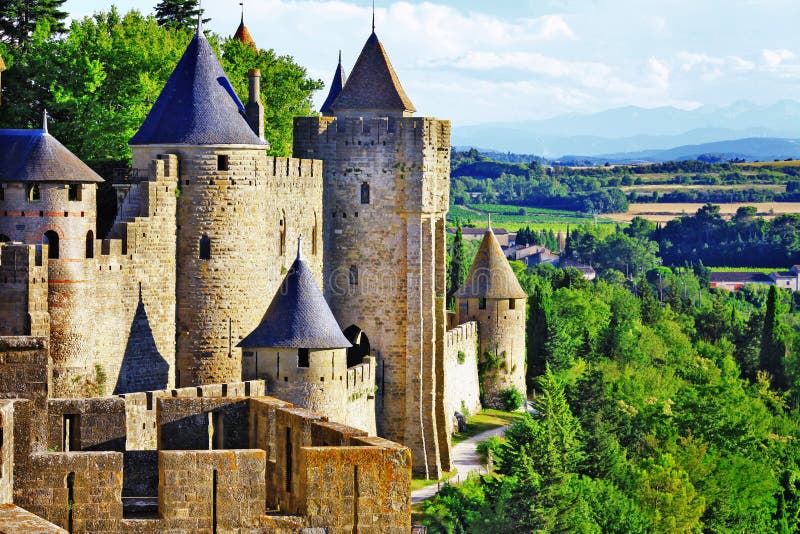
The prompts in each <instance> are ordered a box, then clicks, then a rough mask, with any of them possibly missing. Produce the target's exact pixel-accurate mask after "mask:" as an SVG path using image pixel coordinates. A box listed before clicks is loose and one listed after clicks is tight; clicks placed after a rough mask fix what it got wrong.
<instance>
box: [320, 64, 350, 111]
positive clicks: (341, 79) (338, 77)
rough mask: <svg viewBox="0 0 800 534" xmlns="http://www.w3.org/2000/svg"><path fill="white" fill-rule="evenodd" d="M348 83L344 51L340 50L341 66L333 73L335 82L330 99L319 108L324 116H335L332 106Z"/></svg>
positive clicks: (332, 84)
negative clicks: (343, 62) (343, 58)
mask: <svg viewBox="0 0 800 534" xmlns="http://www.w3.org/2000/svg"><path fill="white" fill-rule="evenodd" d="M346 81H347V75H346V74H345V72H344V67H342V51H341V50H339V64H338V65H337V66H336V71H335V72H334V73H333V80H331V88H330V90H329V91H328V97H327V98H326V99H325V102H324V103H323V104H322V106H321V107H320V108H319V111H320V113H322V114H323V115H324V116H326V117H330V116H331V115H333V110H331V105H332V104H333V102H334V100H336V97H337V96H339V93H341V92H342V88H343V87H344V84H345V82H346Z"/></svg>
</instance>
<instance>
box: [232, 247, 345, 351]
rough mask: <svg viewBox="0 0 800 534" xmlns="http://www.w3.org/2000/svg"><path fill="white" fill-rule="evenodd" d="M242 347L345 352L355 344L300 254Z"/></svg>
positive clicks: (243, 341) (241, 343)
mask: <svg viewBox="0 0 800 534" xmlns="http://www.w3.org/2000/svg"><path fill="white" fill-rule="evenodd" d="M238 346H239V347H243V348H296V349H301V348H302V349H345V348H348V347H352V344H351V343H350V342H349V341H347V338H346V337H344V334H343V333H342V330H341V329H340V328H339V324H338V323H337V322H336V319H335V318H334V316H333V313H332V312H331V309H330V308H329V307H328V303H327V302H325V297H323V296H322V291H320V289H319V287H317V283H316V281H315V280H314V275H313V274H311V269H310V268H309V267H308V264H306V262H305V261H303V258H302V256H301V255H300V254H299V253H298V255H297V259H296V260H295V261H294V263H293V264H292V267H291V268H290V269H289V272H288V273H287V274H286V278H284V279H283V283H282V284H281V287H280V288H278V292H277V293H275V296H274V297H273V298H272V303H271V304H270V305H269V308H267V313H265V314H264V317H263V318H262V319H261V324H260V325H258V327H256V329H255V330H253V331H252V332H251V333H250V335H248V336H247V337H246V338H244V339H243V340H242V341H241V342H240V343H239V345H238Z"/></svg>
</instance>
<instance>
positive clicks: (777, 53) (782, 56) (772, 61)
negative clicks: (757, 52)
mask: <svg viewBox="0 0 800 534" xmlns="http://www.w3.org/2000/svg"><path fill="white" fill-rule="evenodd" d="M761 57H762V58H763V60H764V63H765V64H766V65H767V67H770V68H775V67H777V66H778V65H780V64H781V63H784V62H786V61H791V60H793V59H796V58H797V56H796V55H795V53H794V52H792V51H791V50H786V49H785V48H780V49H778V50H762V51H761Z"/></svg>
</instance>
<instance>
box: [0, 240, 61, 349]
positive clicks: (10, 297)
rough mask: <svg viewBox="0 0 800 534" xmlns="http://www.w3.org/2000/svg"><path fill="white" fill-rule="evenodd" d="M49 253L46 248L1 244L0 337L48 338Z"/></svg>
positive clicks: (19, 244)
mask: <svg viewBox="0 0 800 534" xmlns="http://www.w3.org/2000/svg"><path fill="white" fill-rule="evenodd" d="M47 253H48V246H47V245H23V244H21V243H11V244H9V243H0V295H2V298H0V335H4V336H28V335H36V336H47V335H49V333H50V316H49V315H48V313H47V312H48V307H47V282H48V272H47V259H46V258H47Z"/></svg>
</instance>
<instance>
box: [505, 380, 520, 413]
mask: <svg viewBox="0 0 800 534" xmlns="http://www.w3.org/2000/svg"><path fill="white" fill-rule="evenodd" d="M500 397H501V398H502V399H503V405H504V406H505V407H506V411H507V412H513V411H514V410H516V409H517V408H519V407H520V406H522V402H523V401H524V400H525V397H524V396H523V395H522V393H520V392H519V390H518V389H517V388H515V387H514V386H511V387H510V388H506V389H504V390H503V391H501V392H500Z"/></svg>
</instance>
